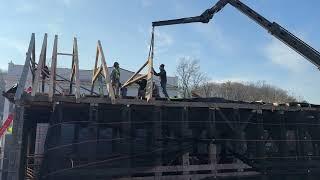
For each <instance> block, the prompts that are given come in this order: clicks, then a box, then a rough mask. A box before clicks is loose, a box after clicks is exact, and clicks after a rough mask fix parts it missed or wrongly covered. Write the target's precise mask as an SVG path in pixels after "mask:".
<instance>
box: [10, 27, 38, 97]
mask: <svg viewBox="0 0 320 180" xmlns="http://www.w3.org/2000/svg"><path fill="white" fill-rule="evenodd" d="M34 49H35V34H34V33H32V35H31V40H30V43H29V47H28V51H27V53H26V59H25V62H24V67H23V70H22V73H21V76H20V79H19V83H18V88H17V91H16V94H15V97H14V100H15V101H18V100H20V98H21V95H22V93H23V90H24V87H25V85H26V81H27V77H28V72H29V69H30V68H29V67H30V62H31V59H32V58H33V59H35V56H34ZM32 56H33V57H32Z"/></svg>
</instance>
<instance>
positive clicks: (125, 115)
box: [120, 105, 133, 175]
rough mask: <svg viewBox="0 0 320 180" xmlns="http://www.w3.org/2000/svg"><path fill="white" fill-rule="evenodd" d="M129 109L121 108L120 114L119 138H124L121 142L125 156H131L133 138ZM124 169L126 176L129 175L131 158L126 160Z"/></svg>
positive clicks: (127, 107) (128, 106)
mask: <svg viewBox="0 0 320 180" xmlns="http://www.w3.org/2000/svg"><path fill="white" fill-rule="evenodd" d="M131 108H132V107H130V105H126V106H123V107H122V112H121V119H122V122H124V123H122V124H121V129H122V130H121V135H120V136H121V137H120V138H124V140H123V143H122V145H123V147H122V149H123V152H122V153H123V154H125V156H132V154H133V140H132V138H133V136H132V125H131ZM124 168H127V169H128V170H127V173H128V175H130V174H131V172H132V169H131V168H132V161H131V158H128V159H126V165H125V166H124Z"/></svg>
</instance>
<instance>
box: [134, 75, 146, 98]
mask: <svg viewBox="0 0 320 180" xmlns="http://www.w3.org/2000/svg"><path fill="white" fill-rule="evenodd" d="M136 84H138V86H139V89H138V98H139V99H143V98H145V96H146V87H147V80H146V79H141V80H140V81H138V82H136Z"/></svg>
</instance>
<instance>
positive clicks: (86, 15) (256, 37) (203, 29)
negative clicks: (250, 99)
mask: <svg viewBox="0 0 320 180" xmlns="http://www.w3.org/2000/svg"><path fill="white" fill-rule="evenodd" d="M242 1H243V2H245V3H246V4H247V5H249V6H250V7H251V8H253V9H255V10H256V11H257V12H259V13H260V14H262V15H263V16H265V17H266V18H267V19H269V20H270V21H276V22H278V23H279V24H281V25H282V26H283V27H285V28H287V29H288V30H289V31H291V32H292V33H294V34H296V35H297V36H299V37H300V38H302V39H303V40H305V41H306V42H307V43H309V44H310V45H312V46H313V47H315V48H316V49H319V47H320V22H319V19H318V17H320V11H319V10H318V8H319V7H320V1H318V0H308V1H307V2H308V3H306V1H304V0H281V1H279V0H259V1H257V0H255V1H253V0H242ZM216 2H217V0H201V1H199V0H161V1H159V0H130V1H128V0H126V1H125V0H105V1H98V0H91V1H88V0H55V1H50V0H41V1H40V0H38V1H36V0H28V1H26V0H11V1H5V0H2V2H1V6H0V20H1V24H2V26H1V30H0V50H1V53H0V59H1V60H0V67H1V68H2V69H6V68H7V64H8V62H9V61H10V60H12V61H13V62H14V63H17V64H22V63H23V61H24V55H25V51H26V49H27V46H28V42H29V39H30V35H31V33H32V32H34V33H36V39H37V40H36V43H37V51H39V50H40V46H41V43H42V42H41V41H42V38H43V34H44V33H45V32H47V33H48V35H49V52H48V56H49V57H50V56H51V49H52V48H51V46H52V40H53V37H54V34H58V35H59V52H71V49H72V38H73V37H74V36H76V37H77V38H78V46H79V56H80V57H79V58H80V67H81V68H84V69H91V68H92V67H93V63H94V57H95V48H96V43H97V40H101V41H102V45H103V48H104V51H105V56H106V58H107V63H108V64H109V65H111V64H112V63H113V61H114V60H117V61H119V62H120V66H121V67H123V68H126V69H129V70H133V71H135V70H137V69H138V68H139V67H140V66H141V65H142V64H143V63H144V62H145V60H146V58H147V55H148V44H149V41H150V30H151V22H152V21H155V20H164V19H171V18H178V17H185V16H194V15H199V14H200V13H202V12H203V11H204V10H205V9H207V8H209V7H211V6H212V5H213V4H214V3H216ZM155 46H156V52H155V66H158V65H159V64H161V63H164V64H166V68H167V71H168V74H169V75H175V68H176V65H177V62H178V60H179V59H180V58H182V57H187V58H190V59H198V60H199V61H200V64H201V70H202V71H203V72H205V73H207V75H208V76H209V77H210V78H211V80H212V81H218V82H222V81H226V80H232V81H245V82H246V81H260V80H262V81H266V82H267V83H269V84H273V85H276V86H278V87H281V88H283V89H286V90H288V91H289V92H290V93H292V94H294V95H295V96H302V97H303V98H304V99H306V100H308V101H309V102H312V103H318V104H320V96H319V95H318V92H319V91H318V89H319V88H320V83H319V82H320V72H319V71H318V70H317V69H316V68H315V67H314V66H313V65H312V64H311V63H309V62H308V61H306V60H305V59H304V58H302V57H301V56H300V55H298V54H296V53H295V52H294V51H292V50H290V49H289V48H287V47H286V46H284V45H282V44H281V43H280V42H279V41H278V40H276V39H275V38H273V37H272V36H271V35H270V34H268V33H267V31H266V30H264V29H262V28H261V27H259V26H258V25H257V24H256V23H255V22H253V21H252V20H250V19H249V18H248V17H246V16H244V15H242V14H241V13H240V12H238V11H237V10H236V9H234V8H233V7H231V6H227V7H226V8H225V9H223V10H222V11H221V12H219V13H218V14H216V15H215V16H214V19H213V21H211V22H210V23H209V24H188V25H179V26H168V27H161V28H157V29H156V39H155ZM37 57H38V56H37ZM58 61H59V63H58V65H59V66H60V67H68V66H70V64H71V59H69V58H66V57H64V58H59V59H58Z"/></svg>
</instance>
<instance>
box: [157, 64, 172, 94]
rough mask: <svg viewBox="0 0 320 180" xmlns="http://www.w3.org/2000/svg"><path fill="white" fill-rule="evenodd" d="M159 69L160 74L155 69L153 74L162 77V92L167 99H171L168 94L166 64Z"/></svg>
mask: <svg viewBox="0 0 320 180" xmlns="http://www.w3.org/2000/svg"><path fill="white" fill-rule="evenodd" d="M159 69H160V72H159V73H157V72H156V71H155V70H154V69H153V73H154V75H156V76H159V77H160V85H161V88H162V92H163V94H164V95H165V96H166V98H169V95H168V93H167V73H166V70H164V64H161V65H160V67H159Z"/></svg>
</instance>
